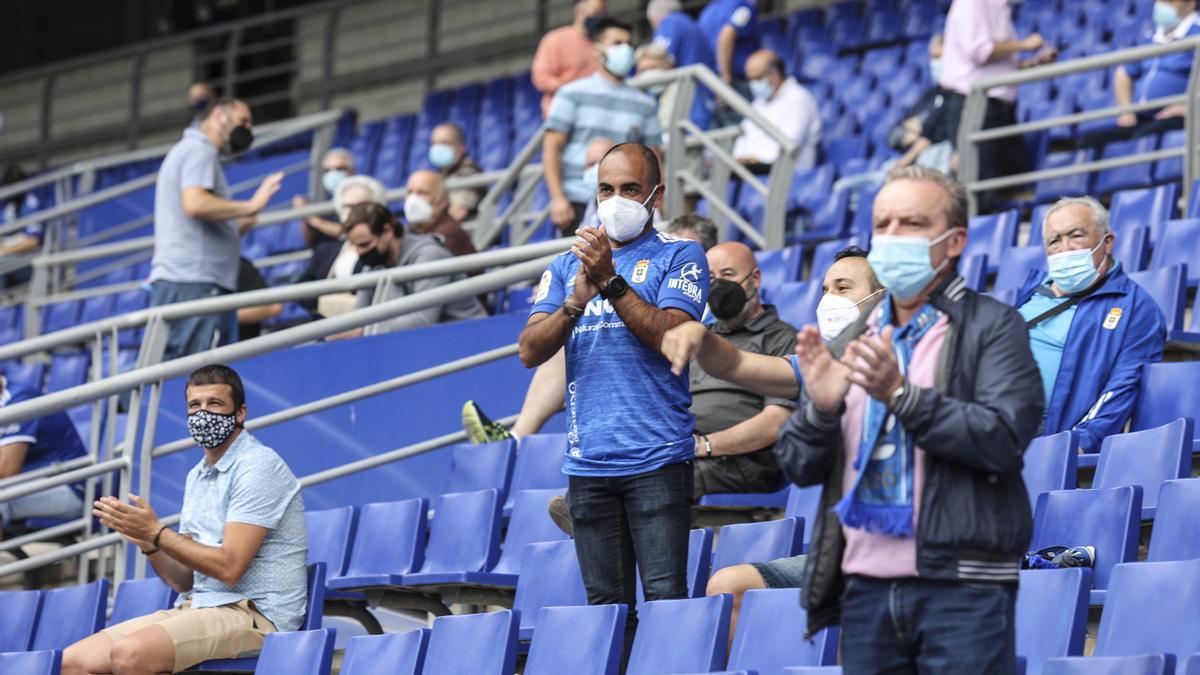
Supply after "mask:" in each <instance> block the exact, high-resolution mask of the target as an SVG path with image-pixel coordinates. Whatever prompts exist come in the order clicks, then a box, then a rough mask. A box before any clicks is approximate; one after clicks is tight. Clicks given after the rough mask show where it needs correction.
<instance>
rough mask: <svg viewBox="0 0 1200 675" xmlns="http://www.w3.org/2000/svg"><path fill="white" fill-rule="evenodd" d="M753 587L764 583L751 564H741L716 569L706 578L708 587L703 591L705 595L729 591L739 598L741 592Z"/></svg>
mask: <svg viewBox="0 0 1200 675" xmlns="http://www.w3.org/2000/svg"><path fill="white" fill-rule="evenodd" d="M754 588H766V584H764V583H763V581H762V577H761V576H760V575H759V574H758V570H756V569H754V566H753V565H746V564H742V565H733V566H731V567H725V568H722V569H719V570H717V573H716V574H714V575H712V578H711V579H709V580H708V588H706V589H705V591H704V592H705V594H706V595H720V594H722V593H730V594H732V595H733V596H734V598H737V599H740V598H741V597H742V594H743V593H745V592H746V591H748V590H751V589H754Z"/></svg>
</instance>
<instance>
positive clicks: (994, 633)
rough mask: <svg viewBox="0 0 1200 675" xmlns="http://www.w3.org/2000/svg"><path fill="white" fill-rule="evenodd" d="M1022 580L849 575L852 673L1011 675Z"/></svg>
mask: <svg viewBox="0 0 1200 675" xmlns="http://www.w3.org/2000/svg"><path fill="white" fill-rule="evenodd" d="M1016 598H1017V586H1016V584H998V583H982V582H981V583H975V582H954V581H933V580H922V579H874V578H870V577H862V576H850V577H847V579H846V590H845V592H844V593H843V594H842V668H843V670H844V671H845V673H846V675H859V674H860V673H861V674H863V675H866V674H868V673H869V674H871V675H884V674H895V675H901V674H906V673H921V675H940V674H942V673H945V674H946V675H953V674H956V673H978V674H980V675H990V674H995V675H1011V673H1014V672H1016V669H1017V657H1016V633H1015V632H1014V630H1013V613H1014V608H1015V605H1016Z"/></svg>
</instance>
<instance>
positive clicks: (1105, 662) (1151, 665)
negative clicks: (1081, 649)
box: [1046, 654, 1175, 675]
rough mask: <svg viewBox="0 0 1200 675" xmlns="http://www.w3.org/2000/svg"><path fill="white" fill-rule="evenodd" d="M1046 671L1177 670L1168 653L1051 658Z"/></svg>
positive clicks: (1136, 673) (1148, 674)
mask: <svg viewBox="0 0 1200 675" xmlns="http://www.w3.org/2000/svg"><path fill="white" fill-rule="evenodd" d="M1046 672H1050V673H1054V674H1055V675H1171V673H1174V672H1175V658H1174V655H1167V654H1139V655H1137V656H1089V657H1087V658H1084V657H1076V658H1062V659H1050V660H1049V661H1047V662H1046Z"/></svg>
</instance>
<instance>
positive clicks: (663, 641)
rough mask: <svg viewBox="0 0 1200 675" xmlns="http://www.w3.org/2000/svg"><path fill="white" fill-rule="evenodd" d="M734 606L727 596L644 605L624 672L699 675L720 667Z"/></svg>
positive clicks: (653, 674) (643, 674)
mask: <svg viewBox="0 0 1200 675" xmlns="http://www.w3.org/2000/svg"><path fill="white" fill-rule="evenodd" d="M732 605H733V597H732V596H730V595H711V596H708V597H703V598H690V599H687V600H656V601H654V602H647V603H646V604H644V605H642V607H641V610H640V611H639V612H638V627H637V635H636V636H635V637H634V639H633V651H632V652H631V653H630V655H629V666H628V668H626V670H625V673H626V675H666V674H667V673H700V672H711V671H714V670H718V669H720V668H722V667H723V666H724V665H725V652H726V645H727V644H728V640H729V612H730V609H731V608H732Z"/></svg>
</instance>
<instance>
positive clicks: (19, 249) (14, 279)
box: [0, 164, 44, 288]
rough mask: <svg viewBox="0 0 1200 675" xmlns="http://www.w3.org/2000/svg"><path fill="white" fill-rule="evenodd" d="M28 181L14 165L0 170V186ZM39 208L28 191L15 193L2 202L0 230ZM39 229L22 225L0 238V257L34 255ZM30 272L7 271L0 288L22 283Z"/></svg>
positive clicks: (36, 225)
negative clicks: (0, 171)
mask: <svg viewBox="0 0 1200 675" xmlns="http://www.w3.org/2000/svg"><path fill="white" fill-rule="evenodd" d="M27 178H29V176H28V175H26V173H25V170H24V169H22V168H21V167H20V165H18V164H10V165H8V166H6V167H4V175H3V176H0V186H8V185H12V184H14V183H20V182H21V181H23V180H26V179H27ZM39 208H41V204H39V203H38V198H37V197H35V196H34V194H33V193H32V192H26V193H23V194H15V195H13V196H11V197H9V198H8V200H7V201H6V202H4V204H3V207H2V208H0V227H3V226H4V225H6V224H8V223H13V222H16V221H17V220H18V219H19V218H22V217H24V216H27V215H29V214H30V213H35V212H37V210H38V209H39ZM43 231H44V230H43V226H42V224H41V223H32V224H30V225H26V226H25V229H24V230H21V231H19V232H9V233H8V234H2V235H0V257H4V256H10V255H21V254H24V253H34V252H37V251H40V250H41V248H42V234H43ZM30 273H31V270H30V269H29V268H24V269H21V270H17V271H15V272H9V273H8V274H5V275H4V276H3V277H2V278H0V288H5V287H7V286H14V285H16V284H23V283H25V282H27V281H29V276H30Z"/></svg>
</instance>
